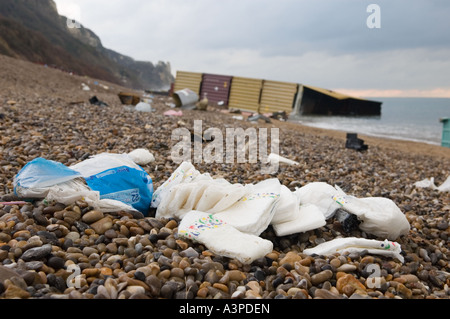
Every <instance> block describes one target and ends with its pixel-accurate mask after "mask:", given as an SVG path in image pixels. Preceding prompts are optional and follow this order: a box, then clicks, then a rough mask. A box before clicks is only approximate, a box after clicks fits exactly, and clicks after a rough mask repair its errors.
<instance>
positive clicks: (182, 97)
mask: <svg viewBox="0 0 450 319" xmlns="http://www.w3.org/2000/svg"><path fill="white" fill-rule="evenodd" d="M172 98H173V100H174V102H175V106H176V107H181V108H183V109H194V108H195V105H196V103H197V102H198V95H197V93H195V92H194V91H192V90H190V89H183V90H179V91H176V92H174V93H173V96H172Z"/></svg>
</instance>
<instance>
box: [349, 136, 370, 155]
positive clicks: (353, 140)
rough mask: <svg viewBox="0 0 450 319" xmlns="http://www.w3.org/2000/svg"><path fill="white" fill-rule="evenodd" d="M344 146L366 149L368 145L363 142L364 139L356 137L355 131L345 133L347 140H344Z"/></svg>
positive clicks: (360, 149)
mask: <svg viewBox="0 0 450 319" xmlns="http://www.w3.org/2000/svg"><path fill="white" fill-rule="evenodd" d="M345 147H346V148H350V149H354V150H357V151H365V150H367V149H368V146H367V145H366V144H364V140H362V139H360V138H358V135H357V134H356V133H347V141H346V142H345Z"/></svg>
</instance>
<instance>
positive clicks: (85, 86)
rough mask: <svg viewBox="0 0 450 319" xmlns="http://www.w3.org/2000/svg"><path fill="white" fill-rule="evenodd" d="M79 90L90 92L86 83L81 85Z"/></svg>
mask: <svg viewBox="0 0 450 319" xmlns="http://www.w3.org/2000/svg"><path fill="white" fill-rule="evenodd" d="M81 89H82V90H83V91H90V90H91V88H90V87H89V86H88V85H87V84H86V83H81Z"/></svg>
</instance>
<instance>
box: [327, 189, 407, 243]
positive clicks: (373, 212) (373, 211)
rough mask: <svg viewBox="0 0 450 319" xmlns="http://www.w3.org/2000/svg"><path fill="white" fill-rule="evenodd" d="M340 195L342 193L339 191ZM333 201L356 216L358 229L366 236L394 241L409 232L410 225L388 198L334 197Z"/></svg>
mask: <svg viewBox="0 0 450 319" xmlns="http://www.w3.org/2000/svg"><path fill="white" fill-rule="evenodd" d="M337 188H338V187H337ZM340 193H341V194H343V193H344V192H343V191H342V190H341V191H340ZM333 199H334V200H335V201H336V202H337V203H338V204H340V205H341V206H342V209H344V210H345V211H347V212H349V213H351V214H354V215H356V216H357V217H358V219H359V220H360V221H361V224H360V225H359V228H360V229H361V230H363V231H365V232H366V233H368V234H372V235H375V236H378V237H381V238H387V239H390V240H394V239H396V238H398V237H399V236H401V235H405V234H407V233H408V232H409V229H410V225H409V222H408V220H407V219H406V217H405V215H404V214H403V213H402V211H401V210H400V208H398V206H397V205H396V204H395V203H394V202H393V201H392V200H390V199H388V198H384V197H367V198H356V197H354V196H350V195H335V196H334V197H333Z"/></svg>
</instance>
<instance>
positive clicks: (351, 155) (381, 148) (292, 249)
mask: <svg viewBox="0 0 450 319" xmlns="http://www.w3.org/2000/svg"><path fill="white" fill-rule="evenodd" d="M1 59H2V61H1V63H2V64H4V65H5V69H4V70H2V72H1V74H0V75H1V78H0V85H1V88H2V90H1V96H0V123H1V125H0V202H10V201H17V200H21V199H20V198H16V197H15V196H14V195H13V194H12V190H13V178H14V176H15V174H17V173H18V172H19V170H20V169H21V168H22V167H23V166H24V165H25V164H26V163H27V162H29V161H31V160H32V159H34V158H35V157H38V156H41V157H44V158H46V159H49V160H55V161H58V162H61V163H63V164H65V165H72V164H75V163H77V162H80V161H82V160H84V159H86V158H88V157H89V156H90V155H95V154H99V153H101V152H112V153H128V152H130V151H132V150H134V149H136V148H147V149H148V150H150V151H151V152H152V153H153V154H154V156H155V158H156V160H155V162H152V163H150V164H148V165H144V166H143V168H144V169H145V170H146V171H147V172H148V173H149V175H150V176H151V177H152V180H153V183H154V188H155V189H156V188H157V187H158V186H159V185H161V184H162V183H163V182H164V181H165V180H166V179H167V178H168V177H169V176H170V175H171V174H172V172H173V171H174V170H175V169H176V168H177V167H178V164H177V163H173V162H172V161H171V160H170V153H171V148H172V146H173V145H174V143H176V142H174V141H171V133H172V131H173V129H175V128H178V127H186V128H192V127H193V121H194V120H197V119H202V120H203V128H204V129H206V128H208V127H215V128H219V129H221V130H223V131H224V130H225V129H226V128H227V127H242V128H244V129H245V128H247V127H252V126H253V125H255V124H251V123H249V122H246V121H239V120H236V119H233V118H232V116H231V115H229V114H223V113H221V112H220V111H219V110H218V109H212V108H210V109H209V110H207V111H195V110H191V111H185V110H183V116H182V117H169V116H165V115H164V114H163V112H164V111H166V110H168V109H170V107H169V106H168V104H170V102H171V100H170V98H169V97H164V96H155V98H154V100H153V103H152V107H153V108H154V110H155V111H154V112H151V113H142V112H136V111H134V110H130V109H128V108H126V107H124V106H123V105H121V103H120V101H119V100H118V98H117V93H118V92H119V90H121V88H119V87H115V86H114V85H110V86H109V89H105V88H103V87H96V86H95V85H94V84H93V81H92V80H90V79H86V78H79V77H75V76H70V75H68V74H65V73H62V72H60V71H57V70H48V69H44V68H43V67H41V66H37V65H32V64H29V63H25V62H22V61H17V60H13V59H9V58H8V59H6V58H5V57H1ZM3 60H4V61H3ZM82 82H85V83H88V85H90V87H91V91H83V90H82V89H81V83H82ZM93 95H96V96H97V97H98V98H99V99H100V100H102V101H105V102H106V103H108V106H107V107H101V106H97V105H91V104H89V102H87V101H88V99H89V98H90V97H92V96H93ZM258 125H259V126H260V127H268V128H270V127H278V128H280V155H282V156H285V157H287V158H289V159H291V160H295V161H297V162H299V163H300V165H299V166H289V165H280V168H279V170H278V172H277V173H276V174H274V175H261V174H259V171H260V169H259V168H260V167H259V164H258V163H256V164H249V163H245V164H202V163H200V164H198V165H196V168H197V169H198V170H199V171H200V172H202V173H203V172H209V173H210V174H211V175H212V176H216V177H219V176H220V177H224V178H225V179H227V180H228V181H230V182H232V183H256V182H258V181H260V180H263V179H266V178H268V177H277V178H278V179H279V180H280V182H281V183H282V184H283V185H286V186H287V187H288V188H290V189H291V190H295V187H301V186H304V185H306V184H307V183H310V182H317V181H323V182H327V183H329V184H332V185H339V186H340V187H341V188H342V189H343V190H344V191H345V192H347V193H348V194H351V195H354V196H357V197H369V196H382V197H387V198H390V199H392V200H393V201H394V202H395V203H396V204H397V205H398V207H399V208H400V209H401V210H402V211H403V212H404V213H405V215H406V217H407V219H408V221H409V222H410V224H411V230H410V232H409V234H408V235H406V236H403V237H401V238H398V239H397V240H396V241H397V242H398V243H400V244H401V247H402V250H403V252H402V255H403V256H404V258H405V262H404V263H400V262H399V261H398V260H394V259H390V258H387V257H382V256H376V255H370V254H368V253H367V252H364V251H363V252H362V253H359V254H355V253H352V254H343V255H337V254H336V255H333V256H307V255H305V254H303V253H302V251H303V250H304V249H306V248H310V247H314V246H316V245H318V244H320V243H322V242H324V241H328V240H331V239H334V238H338V237H346V236H355V237H362V238H374V237H373V236H370V235H368V234H365V233H364V232H362V231H360V230H353V231H352V232H350V233H346V232H345V231H344V230H343V229H342V227H341V225H340V223H339V222H338V221H336V220H334V219H330V220H328V223H327V225H325V226H324V227H321V228H319V229H316V230H313V231H309V232H305V233H299V234H294V235H290V236H285V237H277V236H275V234H274V232H273V230H272V229H271V228H270V227H269V228H268V229H267V230H266V231H264V232H263V233H262V234H261V237H263V238H265V239H269V240H271V241H272V242H273V243H274V250H273V252H272V253H270V254H268V255H267V256H265V257H264V258H261V259H258V260H256V261H254V262H253V263H252V264H250V265H244V264H241V263H240V262H238V261H237V260H234V259H230V258H226V257H221V256H216V255H214V254H212V253H211V252H210V251H208V249H207V248H206V247H204V246H203V245H200V244H198V243H194V242H192V241H189V240H186V239H181V238H178V236H177V227H178V223H179V221H178V220H176V219H157V218H155V217H154V212H150V215H149V216H147V217H143V216H140V215H139V214H131V213H127V212H119V213H102V212H99V211H95V210H94V209H93V208H92V207H89V206H88V205H87V204H86V203H85V202H83V201H78V202H77V203H75V204H73V205H69V206H66V205H62V204H60V203H48V202H46V201H42V200H37V201H35V202H32V203H26V204H23V203H14V204H0V298H5V299H11V298H26V299H28V298H46V299H47V298H51V299H115V298H119V299H142V298H168V299H184V298H188V299H202V298H206V299H255V298H262V299H315V298H323V299H359V298H368V299H372V298H389V299H448V298H449V297H450V288H449V285H450V265H449V259H450V251H449V249H448V247H449V242H450V236H449V235H450V227H449V220H450V219H449V218H450V198H449V194H448V193H439V192H438V191H436V190H431V189H417V188H415V187H414V185H413V184H414V182H416V181H419V180H422V179H424V178H428V177H435V180H436V183H437V184H439V182H442V181H443V180H445V178H446V177H447V176H448V175H449V174H450V171H449V167H450V154H449V152H448V151H447V150H446V149H443V148H440V147H433V150H434V153H433V152H427V153H426V152H421V151H420V150H418V149H420V147H421V145H422V144H420V143H415V144H408V145H414V146H415V147H416V148H417V149H414V147H405V146H404V145H405V144H402V143H401V142H398V144H397V145H403V146H401V147H395V142H394V141H389V142H385V141H382V140H376V139H370V140H368V144H369V150H368V151H366V152H356V151H354V150H350V149H345V147H344V144H345V142H344V137H343V136H344V133H336V132H330V131H324V130H316V129H312V128H305V127H302V126H300V125H295V124H292V123H286V122H280V121H277V120H273V121H272V123H271V124H266V123H259V124H258ZM393 146H394V147H393ZM423 147H424V148H430V147H431V146H428V145H424V146H423ZM383 239H384V238H383ZM368 265H375V266H376V267H378V268H377V269H379V271H380V276H379V277H377V278H378V279H377V280H378V281H377V282H376V285H374V278H373V276H371V274H372V272H371V270H370V268H368ZM75 275H80V276H78V277H75ZM374 286H375V287H374Z"/></svg>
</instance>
